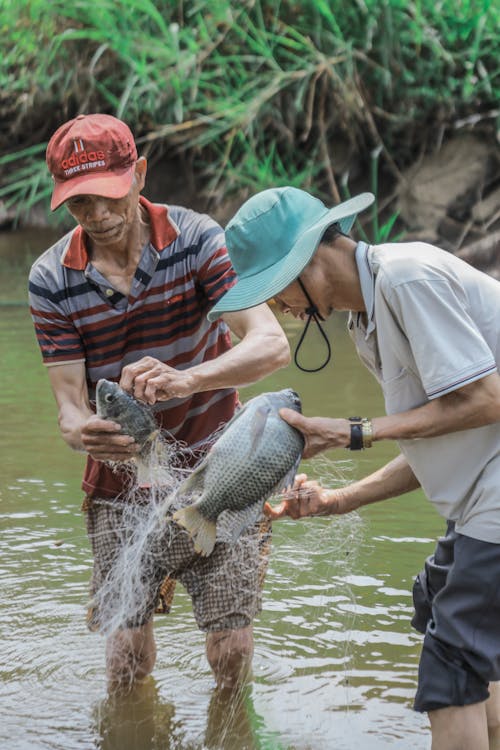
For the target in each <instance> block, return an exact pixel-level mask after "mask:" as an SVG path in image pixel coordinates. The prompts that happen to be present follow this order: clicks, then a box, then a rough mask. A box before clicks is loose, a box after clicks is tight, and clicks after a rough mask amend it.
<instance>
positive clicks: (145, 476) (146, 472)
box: [135, 458, 152, 487]
mask: <svg viewBox="0 0 500 750" xmlns="http://www.w3.org/2000/svg"><path fill="white" fill-rule="evenodd" d="M135 465H136V471H137V475H136V482H137V484H138V485H139V487H149V486H150V485H151V479H152V477H151V467H150V466H149V464H148V463H146V461H141V459H140V458H136V460H135Z"/></svg>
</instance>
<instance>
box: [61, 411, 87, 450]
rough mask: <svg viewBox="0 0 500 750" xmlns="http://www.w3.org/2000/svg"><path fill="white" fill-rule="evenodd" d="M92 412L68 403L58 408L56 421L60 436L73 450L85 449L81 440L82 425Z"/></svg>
mask: <svg viewBox="0 0 500 750" xmlns="http://www.w3.org/2000/svg"><path fill="white" fill-rule="evenodd" d="M92 414H93V412H92V411H91V410H90V409H87V408H82V409H79V408H77V407H75V406H73V405H69V404H65V405H63V406H61V407H60V409H59V414H58V423H59V429H60V431H61V436H62V438H63V440H64V441H65V443H66V444H67V445H69V447H70V448H72V449H73V450H74V451H84V452H85V450H86V449H85V447H84V445H83V442H82V427H83V426H84V424H86V422H87V420H88V419H89V417H91V416H92Z"/></svg>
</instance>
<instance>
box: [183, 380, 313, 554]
mask: <svg viewBox="0 0 500 750" xmlns="http://www.w3.org/2000/svg"><path fill="white" fill-rule="evenodd" d="M285 407H287V408H289V409H294V410H295V411H297V412H301V410H302V407H301V401H300V398H299V396H298V395H297V393H296V392H295V391H293V390H292V389H291V388H286V389H284V390H281V391H272V392H269V393H263V394H261V395H259V396H255V397H254V398H252V399H250V400H249V401H247V402H246V403H245V404H244V405H243V406H242V408H241V409H240V410H238V411H237V412H236V414H235V415H234V416H233V418H232V419H231V420H230V421H229V422H228V423H227V424H226V425H225V427H224V428H223V430H222V431H221V433H220V435H219V437H218V438H217V440H216V441H215V443H214V444H213V445H212V447H211V448H210V450H209V451H208V453H207V455H206V456H205V458H204V459H203V460H202V461H201V463H200V464H199V465H198V466H197V467H195V469H194V470H193V471H192V473H191V474H190V475H189V476H188V477H187V479H185V480H184V481H183V482H182V483H181V485H180V486H179V488H178V496H179V495H180V496H194V497H195V501H194V502H191V504H189V505H186V506H185V507H181V508H179V509H178V510H176V511H175V513H174V514H173V516H172V518H173V520H174V521H175V522H176V523H177V524H178V525H180V526H182V527H183V528H184V529H186V530H187V531H188V532H189V534H190V535H191V538H192V539H193V542H194V548H195V551H196V552H198V553H199V554H200V555H202V556H205V557H206V556H208V555H210V554H211V552H212V550H213V548H214V546H215V542H216V539H217V532H218V529H219V527H220V526H221V514H222V513H223V512H224V511H229V513H228V514H225V518H224V530H225V532H227V533H228V534H229V538H230V541H232V542H234V541H236V540H237V539H238V537H239V536H240V535H241V533H242V532H243V531H244V530H245V529H246V528H248V527H249V526H251V525H252V524H254V523H255V522H256V521H257V520H258V518H259V517H260V516H261V514H262V509H263V506H264V502H265V501H266V500H267V499H268V498H269V497H270V496H271V495H273V494H276V493H277V492H280V491H282V490H284V489H286V488H288V487H290V486H291V485H292V483H293V480H294V478H295V473H296V471H297V468H298V465H299V463H300V460H301V458H302V451H303V449H304V438H303V436H302V434H301V433H300V432H299V431H298V430H296V429H295V428H294V427H292V426H291V425H289V424H288V423H287V422H285V420H284V419H281V417H280V416H279V410H280V409H282V408H285Z"/></svg>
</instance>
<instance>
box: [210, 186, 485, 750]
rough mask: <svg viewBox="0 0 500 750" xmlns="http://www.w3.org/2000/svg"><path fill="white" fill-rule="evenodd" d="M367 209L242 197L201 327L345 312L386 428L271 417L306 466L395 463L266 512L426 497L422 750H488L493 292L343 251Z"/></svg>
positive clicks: (289, 194)
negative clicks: (335, 456) (221, 285)
mask: <svg viewBox="0 0 500 750" xmlns="http://www.w3.org/2000/svg"><path fill="white" fill-rule="evenodd" d="M373 200H374V197H373V196H372V195H371V194H370V193H363V194H362V195H358V196H357V197H354V198H352V199H350V200H348V201H345V202H344V203H341V204H339V205H338V206H335V207H334V208H330V209H329V208H327V207H326V206H325V205H324V204H323V203H322V202H321V201H319V200H318V199H317V198H315V197H313V196H312V195H310V194H308V193H306V192H304V191H302V190H297V189H296V188H293V187H285V188H277V189H271V190H265V191H263V192H261V193H258V194H257V195H255V196H253V197H252V198H250V199H249V200H248V201H247V202H246V203H244V204H243V206H242V207H241V208H240V210H239V211H238V212H237V213H236V215H235V216H234V217H233V218H232V220H231V221H230V222H229V224H228V226H227V228H226V244H227V247H228V251H229V256H230V258H231V262H232V264H233V266H234V268H235V271H236V273H237V276H238V281H237V283H236V284H235V285H234V286H233V287H232V288H231V289H230V290H229V291H228V292H227V293H226V294H225V295H224V296H223V297H222V298H221V299H220V300H219V301H218V303H217V304H216V305H215V306H214V307H213V308H212V309H211V311H210V312H209V318H210V319H212V320H213V319H215V318H217V317H218V316H219V315H222V314H223V313H224V312H228V311H233V310H242V309H246V308H248V307H252V306H254V305H257V304H260V303H261V302H263V301H265V300H269V299H271V298H274V300H275V301H276V302H277V303H278V305H279V307H280V308H281V310H283V311H285V312H290V313H292V314H293V315H294V316H295V317H297V318H300V319H303V320H307V323H306V330H307V326H308V325H309V323H310V322H311V320H313V319H314V320H315V321H316V323H318V325H320V326H321V322H320V321H321V320H324V319H326V318H327V317H329V316H330V315H331V313H332V312H333V311H334V310H346V311H349V322H348V328H349V332H350V335H351V337H352V339H353V341H354V344H355V346H356V349H357V351H358V354H359V356H360V358H361V360H362V361H363V363H364V364H365V365H366V366H367V367H368V369H369V370H370V371H371V372H372V373H373V375H374V376H375V377H376V378H377V380H378V381H379V383H380V385H381V388H382V391H383V394H384V398H385V406H386V415H385V416H380V417H375V418H373V419H366V418H365V419H363V418H361V417H350V418H335V419H333V418H329V417H312V418H311V417H309V418H308V417H305V416H304V415H300V414H296V413H295V412H291V411H289V410H282V412H281V414H282V416H283V418H284V419H286V420H287V421H288V422H289V423H290V424H292V425H293V426H294V427H296V428H297V429H299V430H300V431H301V432H302V433H303V434H304V437H305V440H306V443H305V451H304V457H305V458H307V457H311V456H313V455H315V454H316V453H318V452H320V451H324V450H327V449H332V448H341V447H342V448H350V449H351V450H360V449H364V448H369V447H371V445H372V443H374V442H376V441H379V440H395V441H397V442H398V444H399V446H400V448H401V454H400V455H399V456H398V457H397V458H395V459H394V460H393V461H391V462H390V463H389V464H387V465H386V466H384V467H382V468H381V469H379V470H378V471H376V472H374V473H373V474H371V475H369V476H367V477H365V478H364V479H361V480H360V481H357V482H354V483H352V484H351V485H349V486H347V487H343V488H340V489H325V488H323V487H321V486H319V485H318V484H317V483H316V482H314V481H308V480H307V477H305V476H304V475H302V476H300V477H299V478H298V480H297V482H296V485H295V487H294V488H293V490H292V491H291V492H290V493H288V495H287V497H286V498H285V500H284V501H283V502H282V503H281V504H280V505H279V506H277V507H276V508H274V509H272V508H270V507H269V506H268V508H267V513H268V515H269V517H270V518H272V519H278V518H282V517H283V516H287V515H288V516H291V517H292V518H302V517H305V516H312V515H333V514H343V513H348V512H350V511H352V510H355V509H357V508H359V507H361V506H364V505H367V504H369V503H373V502H377V501H381V500H384V499H387V498H389V497H396V496H399V495H402V494H404V493H407V492H409V491H411V490H414V489H417V488H418V487H421V488H422V489H423V491H424V492H425V494H426V495H427V497H428V498H429V500H430V501H431V502H432V503H433V505H434V506H435V508H436V510H437V511H438V512H439V513H440V514H441V515H442V516H443V517H444V518H445V519H446V520H447V530H446V535H445V536H444V537H442V538H440V539H439V540H438V543H437V547H436V550H435V553H434V555H431V556H430V557H429V558H428V559H427V560H426V563H425V568H424V570H423V571H422V572H421V573H420V574H419V575H418V576H417V578H416V580H415V585H414V589H413V598H414V603H415V615H414V617H413V620H412V624H413V625H414V627H415V628H416V629H417V630H419V631H420V632H421V633H423V634H424V636H425V637H424V641H423V648H422V654H421V659H420V666H419V679H418V688H417V694H416V699H415V709H416V710H417V711H426V712H428V714H429V718H430V723H431V730H432V738H433V743H432V747H433V750H469V749H470V750H471V749H472V748H474V750H487V748H488V747H490V748H493V747H495V748H498V747H500V700H499V696H500V691H499V689H498V684H496V683H497V681H498V680H500V628H499V627H498V623H499V622H500V585H499V584H498V581H499V580H500V375H499V369H500V282H498V281H496V280H495V279H493V278H491V277H490V276H488V275H487V274H484V273H481V272H480V271H478V270H477V269H475V268H473V267H472V266H470V265H468V264H467V263H465V262H464V261H462V260H460V259H459V258H457V257H456V256H454V255H453V254H452V253H449V252H446V251H444V250H442V249H440V248H437V247H434V246H433V245H429V244H427V243H423V242H405V243H385V244H381V245H368V244H366V243H364V242H356V241H354V240H353V239H351V238H350V237H349V236H346V235H347V233H348V232H349V231H350V229H351V227H352V225H353V223H354V221H355V219H356V216H357V214H358V213H359V212H361V211H363V210H364V209H366V208H367V207H369V206H370V205H371V204H372V203H373ZM304 333H305V332H304ZM323 333H324V332H323ZM324 336H325V340H327V339H326V334H324ZM299 346H300V343H299ZM328 346H329V344H328ZM295 359H296V362H297V352H296V356H295ZM328 359H329V350H328V356H327V358H326V361H325V363H324V364H326V363H327V361H328ZM297 364H298V363H297ZM322 366H324V365H322ZM303 369H306V368H303ZM316 369H321V368H319V367H316V368H313V370H311V371H314V370H316ZM492 582H494V583H492ZM489 742H490V743H491V744H489Z"/></svg>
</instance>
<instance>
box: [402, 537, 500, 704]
mask: <svg viewBox="0 0 500 750" xmlns="http://www.w3.org/2000/svg"><path fill="white" fill-rule="evenodd" d="M413 600H414V604H415V616H414V618H413V621H412V624H413V625H414V627H416V629H417V630H419V631H420V632H424V633H425V637H424V643H423V648H422V654H421V658H420V665H419V674H418V688H417V694H416V697H415V705H414V707H415V710H417V711H433V710H436V709H439V708H447V707H448V706H464V705H469V704H471V703H478V702H480V701H484V700H486V699H487V698H488V696H489V692H488V683H489V682H493V681H497V680H499V679H500V544H492V543H490V542H482V541H480V540H478V539H472V538H470V537H467V536H464V535H463V534H458V533H457V532H456V531H455V530H454V524H453V523H449V524H448V529H447V533H446V536H444V537H441V538H440V539H439V541H438V544H437V547H436V550H435V553H434V555H432V556H431V557H430V558H428V559H427V561H426V564H425V568H424V570H423V571H422V572H421V573H419V575H418V576H417V578H416V580H415V584H414V587H413Z"/></svg>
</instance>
